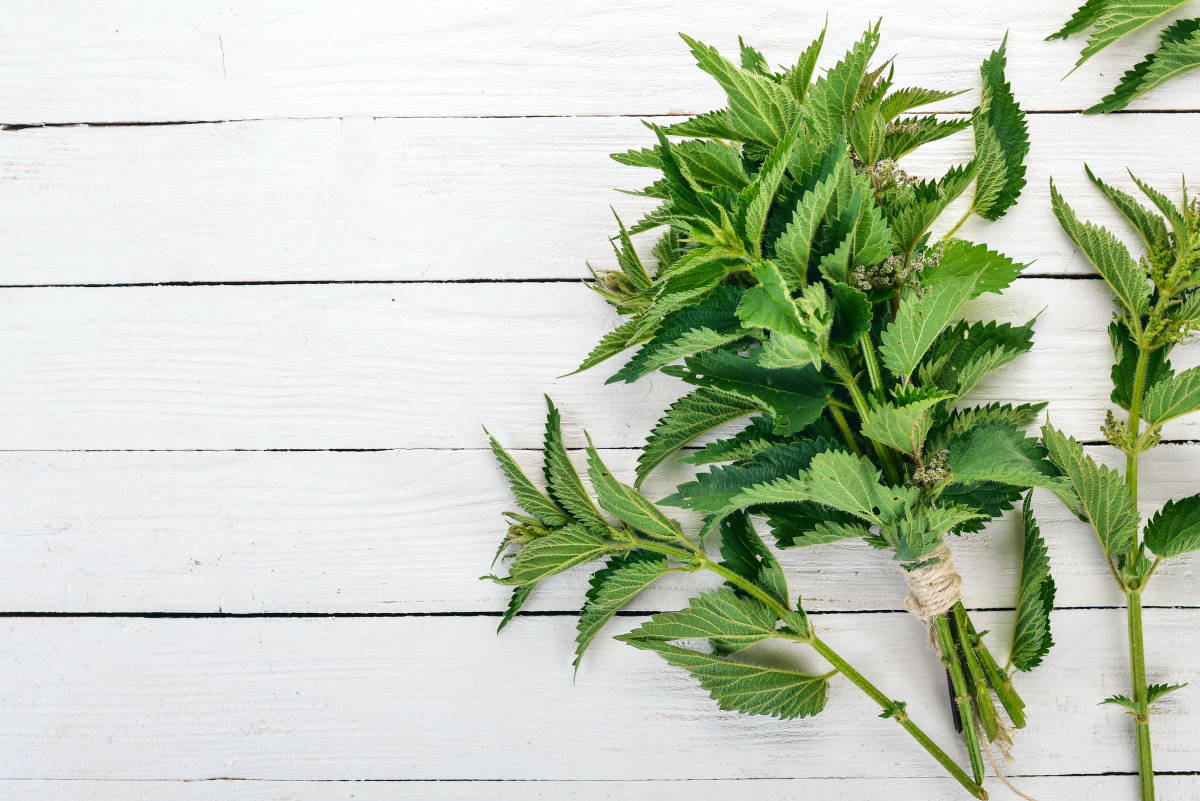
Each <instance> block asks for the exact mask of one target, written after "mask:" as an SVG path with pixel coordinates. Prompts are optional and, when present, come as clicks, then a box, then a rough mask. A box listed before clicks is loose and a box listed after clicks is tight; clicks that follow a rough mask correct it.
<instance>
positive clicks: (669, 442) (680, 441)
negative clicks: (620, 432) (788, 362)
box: [637, 387, 759, 486]
mask: <svg viewBox="0 0 1200 801" xmlns="http://www.w3.org/2000/svg"><path fill="white" fill-rule="evenodd" d="M757 411H759V407H758V404H757V403H754V402H752V401H748V400H746V399H744V398H742V397H740V396H738V395H731V394H729V393H726V392H720V391H718V390H715V389H710V388H708V387H701V388H700V389H696V390H693V391H692V392H690V393H688V394H687V395H684V396H683V397H682V398H680V399H679V400H677V401H675V402H674V403H672V404H671V406H670V407H669V408H668V409H667V411H666V413H665V414H664V415H663V416H662V418H660V419H659V421H658V424H657V425H655V426H654V430H653V431H651V432H650V436H648V437H647V438H646V444H645V446H644V447H643V448H642V453H641V454H640V455H639V456H638V466H637V486H641V484H642V482H643V481H645V480H646V476H648V475H649V474H650V471H651V470H653V469H654V468H655V467H657V466H658V465H660V464H662V463H663V462H664V461H665V460H666V459H667V457H669V456H670V455H671V454H672V453H675V452H676V451H677V450H679V449H680V448H682V447H683V446H684V445H686V444H688V443H689V442H691V441H692V440H694V439H695V438H696V437H698V436H700V435H701V434H704V433H705V432H707V431H711V430H712V429H714V428H716V427H718V426H721V425H724V424H725V423H728V422H730V421H731V420H736V419H737V418H739V417H745V416H746V415H748V414H752V413H754V412H757Z"/></svg>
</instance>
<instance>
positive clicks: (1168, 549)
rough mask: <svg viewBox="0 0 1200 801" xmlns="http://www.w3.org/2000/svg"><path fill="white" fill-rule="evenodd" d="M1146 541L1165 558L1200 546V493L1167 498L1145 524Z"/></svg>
mask: <svg viewBox="0 0 1200 801" xmlns="http://www.w3.org/2000/svg"><path fill="white" fill-rule="evenodd" d="M1145 542H1146V547H1147V548H1149V549H1150V550H1151V551H1153V552H1154V553H1156V554H1158V555H1159V556H1161V557H1164V558H1167V557H1171V556H1178V555H1179V554H1181V553H1188V552H1189V551H1195V550H1197V549H1200V495H1190V496H1188V497H1187V498H1181V499H1179V500H1177V501H1167V503H1166V504H1165V505H1164V506H1163V508H1162V509H1159V510H1158V511H1157V512H1155V513H1154V516H1153V517H1151V518H1150V520H1149V522H1147V523H1146V535H1145Z"/></svg>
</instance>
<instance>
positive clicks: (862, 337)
mask: <svg viewBox="0 0 1200 801" xmlns="http://www.w3.org/2000/svg"><path fill="white" fill-rule="evenodd" d="M858 349H859V351H860V352H861V353H862V357H863V361H864V362H865V363H866V365H867V377H868V378H870V380H871V392H872V393H873V394H874V395H875V399H876V400H879V401H882V400H883V374H882V372H881V371H880V369H879V359H878V358H876V356H875V346H874V345H873V344H872V343H871V335H870V334H869V333H868V332H866V331H863V332H862V333H861V334H859V335H858Z"/></svg>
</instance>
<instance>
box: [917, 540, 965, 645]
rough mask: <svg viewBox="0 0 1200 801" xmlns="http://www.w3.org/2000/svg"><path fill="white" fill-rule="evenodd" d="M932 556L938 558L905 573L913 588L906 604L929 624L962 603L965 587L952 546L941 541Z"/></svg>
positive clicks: (930, 555)
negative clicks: (961, 591) (952, 556)
mask: <svg viewBox="0 0 1200 801" xmlns="http://www.w3.org/2000/svg"><path fill="white" fill-rule="evenodd" d="M928 558H929V559H936V560H937V561H936V562H935V563H933V564H931V565H926V566H925V567H918V568H917V569H916V570H910V571H909V572H908V573H906V574H905V578H906V579H908V590H909V592H908V597H907V598H905V599H904V608H905V609H907V610H908V611H909V612H911V613H912V614H914V615H916V616H917V617H918V618H920V620H921V622H922V623H924V624H925V625H927V626H928V625H929V621H930V620H932V619H933V618H935V617H937V616H938V615H944V614H945V613H946V612H948V611H949V610H950V608H951V607H952V606H954V605H955V604H956V603H958V599H959V589H960V588H961V587H962V576H960V575H958V571H957V570H955V569H954V560H953V559H951V558H950V549H949V548H947V547H946V546H945V545H944V544H943V545H939V546H938V547H937V550H935V551H933V552H932V553H930V554H929V557H928Z"/></svg>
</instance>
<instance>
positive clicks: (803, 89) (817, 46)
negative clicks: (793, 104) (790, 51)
mask: <svg viewBox="0 0 1200 801" xmlns="http://www.w3.org/2000/svg"><path fill="white" fill-rule="evenodd" d="M824 44H825V28H822V29H821V34H820V35H819V36H818V37H817V38H816V39H814V40H813V41H812V44H810V45H809V46H808V47H806V48H804V52H803V53H801V54H800V59H799V60H798V61H797V62H796V66H794V67H792V68H791V69H790V70H788V71H787V72H786V73H785V74H784V76H783V85H784V86H786V87H787V88H788V89H789V90H790V91H791V93H792V96H793V97H795V98H796V100H797V101H798V102H801V103H802V102H804V98H805V96H806V95H807V94H808V87H809V85H810V84H811V83H812V76H813V73H814V72H815V71H816V69H817V59H818V58H820V56H821V48H822V46H824Z"/></svg>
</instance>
